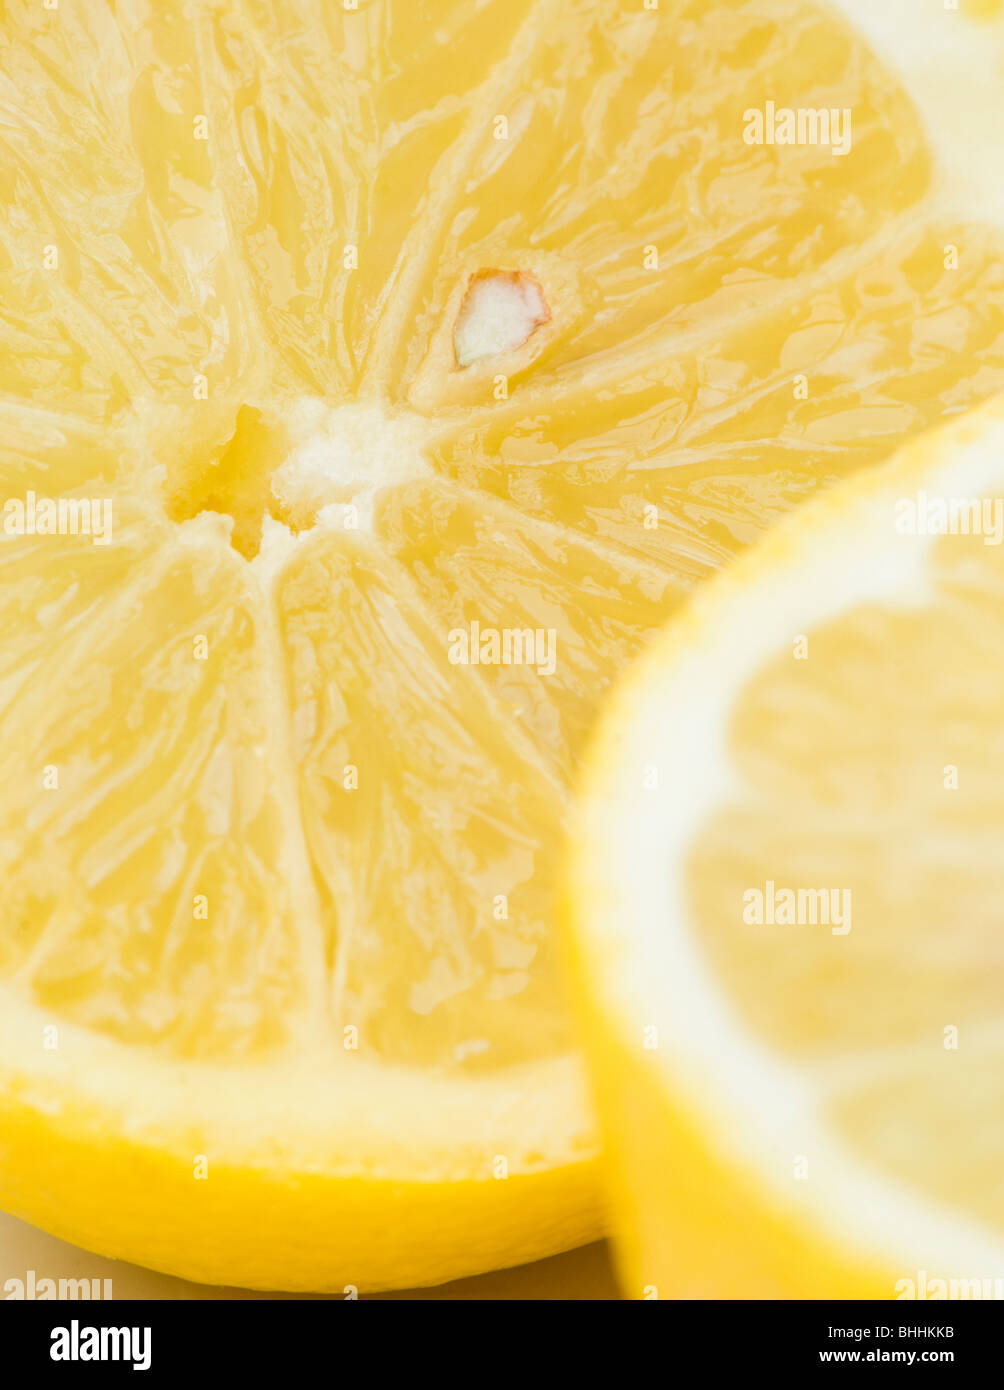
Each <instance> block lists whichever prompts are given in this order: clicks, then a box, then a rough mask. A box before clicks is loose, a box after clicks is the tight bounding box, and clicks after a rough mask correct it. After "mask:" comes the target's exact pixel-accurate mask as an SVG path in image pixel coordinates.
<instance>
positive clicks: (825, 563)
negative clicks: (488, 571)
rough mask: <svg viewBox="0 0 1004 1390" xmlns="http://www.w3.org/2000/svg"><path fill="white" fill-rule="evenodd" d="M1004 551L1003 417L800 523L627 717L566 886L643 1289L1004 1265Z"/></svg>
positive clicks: (892, 1283) (634, 1282) (636, 699)
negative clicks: (1003, 942) (1003, 924)
mask: <svg viewBox="0 0 1004 1390" xmlns="http://www.w3.org/2000/svg"><path fill="white" fill-rule="evenodd" d="M1002 541H1004V405H1002V404H993V405H991V406H989V407H985V408H984V409H983V410H982V411H980V412H976V413H974V414H973V415H971V416H969V417H967V418H966V419H964V420H962V421H961V422H958V423H956V424H954V425H953V426H951V427H950V428H947V429H945V430H944V431H942V432H938V433H936V434H935V435H932V436H929V437H928V438H926V439H924V440H922V441H919V442H918V443H916V444H914V445H912V446H910V447H909V448H908V449H906V450H905V451H904V452H903V453H902V455H901V456H900V457H899V458H898V459H897V460H895V461H894V462H893V463H892V464H890V465H889V466H888V467H886V468H883V469H880V470H877V471H876V472H874V473H872V474H871V475H870V476H868V477H866V478H864V479H860V480H856V481H855V482H854V483H850V484H846V485H845V486H844V487H842V488H839V489H836V490H835V491H833V492H832V493H830V494H828V495H827V496H826V497H825V498H824V499H822V500H821V501H820V502H819V503H816V504H813V505H812V506H811V507H810V508H807V509H806V510H805V511H803V512H802V513H801V514H800V516H799V518H798V523H797V525H784V526H782V527H779V528H778V529H777V530H776V531H775V532H774V533H773V534H772V535H771V536H770V537H768V538H767V540H766V541H765V542H764V543H763V544H762V545H761V546H759V547H758V548H757V549H756V550H754V551H753V552H751V553H750V555H749V556H747V557H745V558H744V560H742V561H740V562H739V563H737V565H736V566H735V567H734V568H733V570H732V571H731V572H730V573H729V574H728V575H727V576H726V577H724V578H723V579H722V580H721V581H716V582H715V583H714V584H713V585H709V586H708V587H706V588H705V589H704V590H702V591H701V593H700V595H699V596H698V597H697V598H696V600H695V601H694V603H693V605H692V607H691V608H690V609H689V611H688V612H687V613H686V615H685V616H683V617H681V618H680V619H678V620H677V622H676V623H675V624H673V625H671V626H670V628H669V629H668V630H667V632H666V634H665V635H664V637H663V638H662V639H660V641H659V642H658V643H657V644H656V645H655V646H654V647H653V648H652V650H651V651H650V653H648V654H647V655H646V656H645V658H643V660H642V661H641V662H640V663H639V664H638V666H637V667H636V668H635V669H634V671H633V672H632V673H631V675H630V676H629V677H628V679H627V680H626V682H625V683H624V684H623V686H622V687H621V689H620V691H619V693H618V694H617V695H616V697H615V698H614V700H613V701H612V704H611V706H610V708H609V710H608V712H607V714H606V717H605V719H604V721H603V724H602V728H601V732H600V734H599V737H598V739H597V742H596V745H595V747H594V749H593V752H592V756H591V761H590V769H589V775H588V777H587V780H586V790H585V804H584V809H583V811H582V817H581V825H580V833H579V838H578V841H577V843H576V847H575V851H574V857H573V862H572V867H571V872H570V877H569V883H570V889H569V892H570V897H571V908H572V913H573V916H574V921H575V925H576V928H577V933H578V936H577V943H576V947H577V953H578V955H577V959H578V968H579V976H580V982H581V983H582V985H583V987H584V989H585V992H586V994H587V996H588V1000H589V1003H588V1011H589V1017H590V1019H591V1021H592V1025H593V1037H594V1045H593V1054H594V1060H595V1062H596V1067H597V1075H598V1080H599V1086H600V1094H601V1097H602V1099H603V1101H604V1107H605V1110H606V1118H607V1137H608V1141H609V1145H610V1148H611V1150H612V1151H613V1153H614V1154H615V1155H616V1168H617V1173H618V1193H619V1214H620V1218H621V1220H622V1222H623V1224H624V1228H625V1232H626V1237H625V1246H624V1253H625V1260H626V1268H627V1271H628V1274H627V1277H628V1281H629V1287H630V1289H631V1291H632V1292H634V1294H635V1295H636V1296H639V1297H642V1296H645V1294H646V1292H647V1293H648V1294H649V1296H652V1295H653V1294H654V1293H655V1292H657V1293H658V1295H659V1296H665V1297H676V1296H705V1295H718V1296H727V1297H765V1296H788V1297H810V1298H811V1297H844V1296H854V1295H862V1296H865V1295H870V1296H872V1297H879V1298H881V1297H886V1298H889V1297H894V1296H899V1297H914V1296H920V1297H924V1296H941V1297H947V1296H949V1294H948V1292H947V1291H948V1290H950V1289H951V1288H952V1281H956V1284H955V1287H957V1288H960V1289H969V1290H972V1289H976V1290H977V1292H975V1293H973V1292H971V1291H970V1292H968V1293H965V1292H964V1293H962V1294H958V1293H956V1294H955V1296H957V1297H958V1296H962V1297H980V1296H991V1295H982V1294H981V1293H980V1292H979V1290H981V1289H982V1287H983V1286H982V1283H981V1282H979V1281H983V1280H990V1281H991V1284H990V1288H991V1289H992V1288H993V1287H994V1285H993V1283H992V1281H993V1279H995V1278H997V1279H999V1278H1000V1277H1001V1276H1002V1273H1004V1201H1002V1192H1001V1184H1000V1172H1001V1164H1002V1161H1004V1123H1002V1115H1001V1109H1000V1105H999V1103H998V1093H999V1078H1000V1071H1001V1062H1002V1050H1001V1049H1002V1046H1004V1032H1002V1026H1001V1002H1000V1001H1001V986H1002V981H1004V973H1002V972H1004V961H1002V955H1001V949H1000V943H999V940H998V936H999V933H998V929H997V923H998V919H999V914H1000V903H1001V900H1002V896H1004V856H1002V854H1001V851H1000V838H1001V829H1002V816H1004V802H1002V798H1001V792H1000V787H1001V782H1002V777H1004V745H1002V742H1001V737H1000V729H999V724H1000V718H999V714H1000V705H1001V700H1002V698H1004V662H1002V659H1001V655H1000V635H1001V632H1002V631H1004V583H1002V581H1004V550H1002V549H1001V544H1002ZM936 1281H943V1283H942V1284H938V1283H936ZM968 1281H977V1282H976V1283H973V1284H970V1283H968ZM939 1288H941V1289H943V1290H944V1291H943V1292H941V1293H940V1295H939V1294H938V1293H937V1292H936V1291H937V1290H938V1289H939ZM919 1289H920V1290H923V1289H926V1290H927V1293H926V1294H925V1293H923V1292H921V1293H920V1294H919V1295H918V1292H917V1291H918V1290H919Z"/></svg>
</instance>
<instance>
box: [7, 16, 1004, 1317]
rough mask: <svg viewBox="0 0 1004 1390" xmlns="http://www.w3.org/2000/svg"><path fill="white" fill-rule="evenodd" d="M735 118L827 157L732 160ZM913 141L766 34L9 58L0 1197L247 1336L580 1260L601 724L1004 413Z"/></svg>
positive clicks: (91, 25)
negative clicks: (964, 427) (584, 831)
mask: <svg viewBox="0 0 1004 1390" xmlns="http://www.w3.org/2000/svg"><path fill="white" fill-rule="evenodd" d="M944 22H945V23H946V24H949V23H954V24H957V25H958V26H960V29H959V32H960V33H961V32H963V30H962V28H961V26H963V25H968V24H969V21H968V20H967V19H966V18H965V16H962V15H956V16H953V17H951V18H947V17H946V19H945V21H944ZM981 32H982V31H981ZM981 43H982V40H981V41H980V42H977V43H975V47H976V50H977V52H978V53H980V54H982V53H984V50H985V51H986V52H987V53H989V51H990V48H989V45H987V44H983V45H982V47H981ZM988 61H989V60H988ZM972 73H973V77H972V90H973V92H974V94H976V95H975V97H974V99H982V96H983V94H984V91H985V87H986V83H987V80H988V69H987V68H986V66H985V65H984V67H982V68H977V67H975V66H974V67H973V68H972ZM977 75H978V76H979V81H977ZM772 94H773V95H772ZM767 97H770V98H771V100H776V101H778V102H780V101H784V102H787V103H788V104H789V105H791V106H793V107H812V108H814V109H823V108H841V109H842V108H844V107H846V106H850V107H852V108H853V139H852V141H851V143H850V146H849V148H847V149H846V151H844V152H842V153H840V154H836V153H835V152H834V150H833V148H831V147H829V146H826V145H821V144H818V143H817V144H809V145H803V146H795V147H790V148H782V147H781V146H778V145H777V144H771V145H768V144H762V145H750V144H747V143H745V142H744V139H743V130H744V126H745V113H746V112H747V110H748V108H749V107H750V106H751V105H755V104H757V103H759V102H760V101H761V100H762V99H766V98H767ZM920 109H925V110H926V107H924V104H923V103H921V105H920V106H918V105H917V104H915V102H914V101H913V100H912V99H911V96H910V95H909V94H908V92H907V91H906V90H905V89H904V88H903V86H902V85H901V84H900V83H899V82H898V81H897V80H896V79H895V78H894V77H893V76H892V75H891V74H890V71H889V69H888V68H887V66H886V65H885V62H884V61H883V60H880V59H879V58H876V57H875V56H874V55H873V54H872V53H871V51H870V50H869V49H868V47H867V46H866V45H865V43H864V42H863V41H862V40H861V38H860V37H859V36H858V35H857V34H856V33H855V32H854V31H853V29H852V28H851V27H849V26H848V25H847V23H846V22H845V21H844V20H842V19H841V18H840V17H839V16H837V15H835V14H834V13H832V12H831V11H830V10H829V9H822V8H817V7H815V6H812V5H808V4H804V3H802V0H750V3H748V4H738V3H733V0H728V3H721V4H714V5H710V6H709V5H708V4H707V3H706V0H693V2H692V3H691V2H690V0H688V2H687V3H683V2H682V0H681V3H672V4H667V3H663V4H662V5H661V6H660V7H658V8H647V7H646V6H644V5H643V4H641V3H635V0H631V3H625V2H624V0H536V3H530V0H511V3H506V4H501V3H493V4H483V3H480V0H451V3H445V2H444V3H441V2H440V0H436V3H432V0H358V3H357V4H356V3H354V4H349V3H348V0H343V3H341V4H339V3H331V2H330V0H323V2H322V0H208V2H207V3H204V4H202V3H200V4H196V3H194V0H191V3H188V2H186V0H178V2H177V3H170V4H168V3H164V4H159V3H158V4H156V5H149V4H146V3H141V0H122V3H119V4H116V5H115V6H114V7H108V6H95V5H90V4H84V3H78V2H77V0H60V4H59V6H58V7H56V8H53V9H48V8H47V7H45V6H44V5H40V4H27V3H19V4H12V5H10V6H7V7H6V10H5V19H4V25H3V31H2V33H0V156H2V159H0V171H2V172H0V486H2V500H3V506H4V509H5V510H4V513H3V520H4V531H3V541H2V544H0V581H2V583H3V594H4V603H3V605H2V611H0V630H2V639H3V640H2V643H0V748H2V759H3V781H2V787H3V791H2V794H0V857H2V862H3V868H4V873H5V890H4V897H3V909H2V915H0V1202H2V1203H3V1204H4V1205H5V1206H6V1207H8V1208H9V1209H11V1210H12V1211H14V1212H16V1213H18V1214H20V1215H22V1216H24V1217H26V1218H27V1219H29V1220H32V1221H34V1222H36V1223H39V1224H41V1225H44V1226H46V1227H47V1228H48V1229H50V1230H52V1231H54V1232H56V1233H58V1234H60V1235H63V1236H66V1237H69V1238H70V1239H72V1240H75V1241H77V1242H78V1243H81V1244H84V1245H87V1246H89V1247H92V1248H94V1249H98V1250H100V1251H103V1252H105V1253H108V1254H111V1255H115V1256H119V1257H124V1258H131V1259H134V1260H138V1261H142V1262H144V1263H147V1264H150V1265H152V1266H155V1267H157V1268H160V1269H164V1270H167V1271H170V1272H174V1273H179V1274H185V1275H188V1276H189V1277H192V1278H197V1279H203V1280H214V1281H220V1282H226V1283H233V1284H247V1285H256V1286H259V1287H285V1288H300V1289H303V1288H316V1289H340V1288H342V1287H344V1286H345V1285H351V1286H354V1287H358V1288H362V1289H366V1288H378V1287H391V1286H407V1285H410V1284H415V1283H424V1282H430V1281H434V1280H444V1279H448V1278H454V1277H458V1276H460V1275H463V1274H467V1273H471V1272H474V1271H477V1270H481V1269H485V1268H488V1267H490V1266H493V1265H495V1266H499V1265H503V1264H506V1263H513V1262H516V1261H519V1260H524V1259H530V1258H533V1257H534V1256H538V1255H543V1254H546V1253H548V1252H550V1251H554V1250H557V1249H560V1248H562V1247H565V1246H569V1245H572V1244H574V1243H576V1242H578V1241H582V1240H585V1239H588V1238H590V1237H591V1236H594V1235H595V1234H597V1233H598V1231H599V1230H600V1227H601V1214H600V1198H599V1196H598V1192H597V1178H596V1163H597V1137H596V1134H595V1130H594V1123H593V1117H592V1112H591V1107H590V1104H589V1102H588V1098H587V1095H586V1091H585V1086H584V1082H583V1078H582V1076H581V1075H580V1066H579V1062H578V1058H577V1056H576V1053H575V1049H574V1042H573V1038H572V1036H571V1030H570V1027H569V1023H568V1019H567V1017H566V1010H565V1007H564V1005H563V1002H562V998H561V994H560V990H559V980H558V972H557V966H556V961H555V948H554V943H553V940H552V926H553V922H554V915H555V901H556V891H557V889H556V865H557V864H558V863H559V862H560V857H561V845H562V839H563V832H564V829H565V825H566V820H567V814H568V806H569V803H570V795H571V792H570V789H571V786H572V783H573V779H574V777H575V774H576V771H577V765H578V761H579V758H580V755H581V750H582V748H583V746H584V742H585V739H586V737H587V735H588V732H589V730H590V727H591V725H592V722H593V719H594V715H595V712H596V709H597V707H598V704H599V701H600V700H601V698H602V696H603V693H604V691H605V690H606V689H607V687H608V686H609V685H610V684H611V683H612V682H613V680H614V679H615V677H616V675H617V673H618V672H619V671H620V670H621V669H622V668H623V667H624V666H625V665H626V664H627V662H628V661H629V660H630V659H631V658H632V657H634V656H635V655H636V654H637V653H638V652H639V651H640V650H641V649H642V647H643V646H644V644H645V642H646V640H647V639H648V638H649V636H650V635H651V634H653V633H654V632H655V631H657V630H658V628H659V627H660V625H661V624H662V622H663V620H664V618H665V616H666V614H667V613H668V612H669V611H670V610H671V609H672V608H673V607H674V606H675V605H676V604H677V603H679V602H680V601H681V600H682V599H683V597H684V596H685V595H686V594H687V592H688V591H689V590H690V589H691V588H692V587H693V586H694V585H695V584H696V583H698V582H699V581H700V580H701V579H702V578H704V577H705V576H706V575H708V574H709V573H710V572H712V571H713V570H715V569H716V568H717V567H718V566H719V565H721V564H722V563H724V562H725V561H727V560H729V559H730V558H731V557H732V556H734V555H735V554H737V553H738V552H739V551H741V550H742V549H743V548H744V547H745V546H747V545H748V544H749V543H750V542H751V541H752V540H753V539H755V538H756V537H757V536H758V535H759V533H760V532H761V531H762V530H763V529H764V528H765V527H767V526H769V525H770V524H771V523H772V522H773V521H774V520H776V519H777V517H778V516H779V515H781V514H782V513H783V512H785V511H786V510H788V509H789V508H790V507H791V506H793V505H794V504H796V503H798V502H800V501H801V500H802V499H803V498H805V497H806V496H807V495H809V494H811V493H813V492H814V491H815V490H817V488H819V487H820V486H821V485H825V484H827V483H829V482H832V481H835V480H836V479H837V478H840V477H842V476H844V475H846V474H849V473H852V472H854V471H855V470H857V469H860V468H862V467H864V466H866V465H868V464H871V463H874V462H876V461H877V460H878V459H880V458H881V457H883V456H884V454H885V453H886V452H887V451H888V450H889V449H890V448H891V447H893V446H894V445H896V444H897V443H899V442H901V441H902V440H903V439H904V438H907V437H909V436H911V435H915V434H917V433H920V432H922V431H924V430H925V429H927V428H929V427H930V426H931V425H932V424H933V423H935V422H936V421H938V420H939V419H940V418H941V416H942V415H943V414H944V413H946V412H949V411H951V412H954V411H962V410H965V409H966V408H968V407H969V406H971V405H973V404H975V403H977V402H980V401H982V400H983V399H985V398H986V397H987V396H988V395H990V394H992V393H994V392H996V391H999V390H1004V359H1002V357H1001V353H1000V350H999V342H1000V339H1001V334H1002V332H1004V270H1002V267H1004V238H1002V236H1001V233H1000V230H999V225H998V224H997V221H996V218H995V212H996V208H995V206H994V205H993V204H992V200H988V199H982V200H981V198H978V197H977V196H976V194H977V192H978V191H981V190H982V184H981V182H980V180H978V179H977V180H974V181H971V182H969V183H967V182H965V181H963V182H962V183H961V184H960V183H958V182H952V181H949V180H947V178H946V176H945V167H946V165H945V161H944V159H943V157H942V156H941V154H940V153H939V150H938V143H937V138H936V133H937V132H936V129H935V127H934V126H932V127H931V128H930V129H929V128H927V126H926V125H925V120H924V119H923V118H922V117H921V115H920V114H919V110H920ZM968 147H970V148H971V149H972V150H973V151H975V150H977V149H979V148H983V147H984V146H983V145H981V137H979V132H978V128H976V127H974V130H973V132H972V139H971V141H970V142H969V146H968ZM956 163H957V164H960V165H962V166H963V168H962V172H963V173H965V172H966V171H969V170H970V169H971V165H970V163H969V162H968V161H959V160H957V161H956ZM952 167H953V168H954V166H952ZM70 502H72V503H73V504H74V505H73V508H72V513H71V509H70V508H69V503H70ZM8 503H10V504H12V505H11V509H10V510H9V511H8V510H7V504H8ZM60 503H62V505H63V512H62V515H63V519H64V521H65V523H66V524H65V526H64V527H62V529H61V527H60V524H59V515H60V513H59V504H60ZM19 508H20V511H19V510H18V509H19ZM53 509H55V510H53ZM95 509H96V510H95ZM71 515H72V519H73V524H74V526H75V528H76V529H75V530H74V529H72V528H71V526H70V521H71ZM50 516H55V518H56V522H57V525H56V528H55V530H53V528H52V527H50V525H49V523H48V520H45V521H44V522H43V523H42V525H41V526H40V525H39V520H40V518H48V517H50ZM85 519H86V522H87V528H86V529H85V528H84V520H85ZM8 523H9V524H8Z"/></svg>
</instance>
